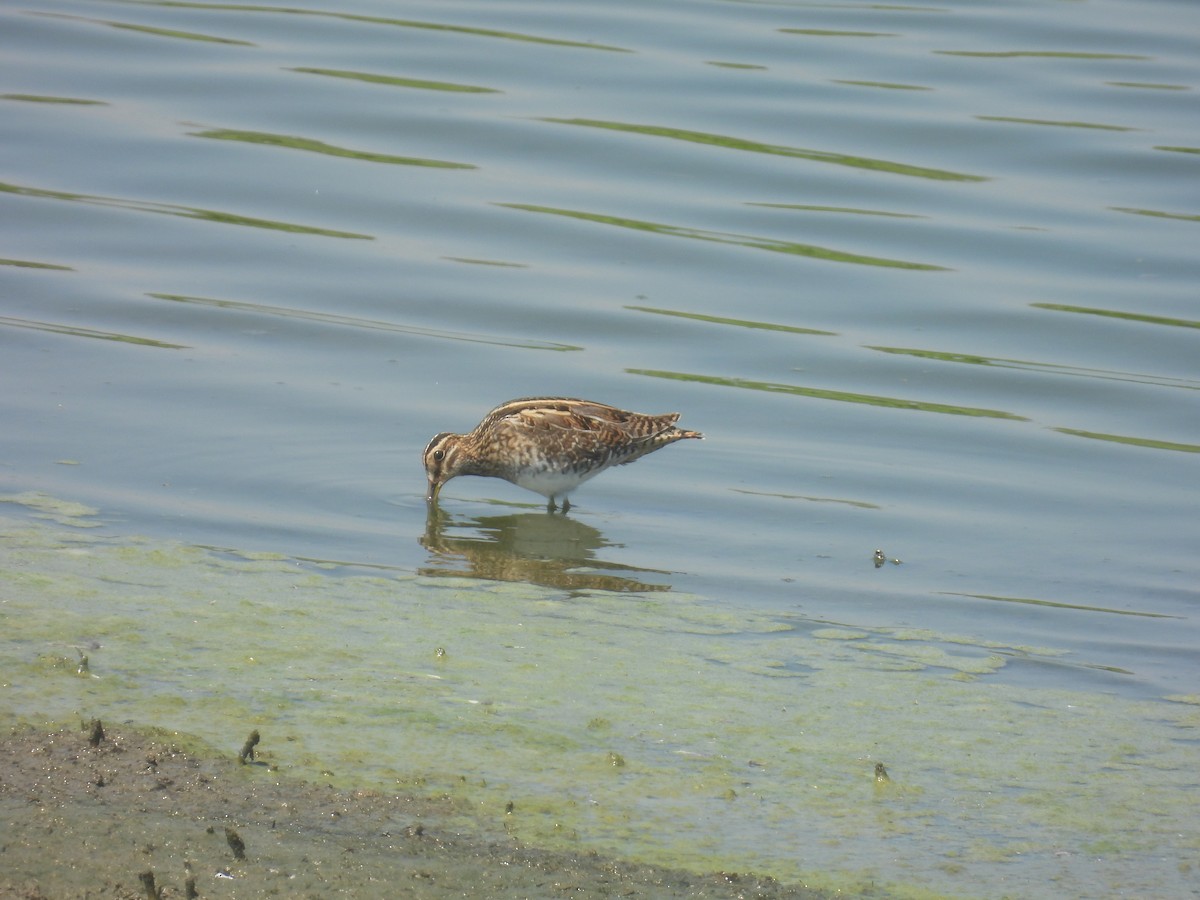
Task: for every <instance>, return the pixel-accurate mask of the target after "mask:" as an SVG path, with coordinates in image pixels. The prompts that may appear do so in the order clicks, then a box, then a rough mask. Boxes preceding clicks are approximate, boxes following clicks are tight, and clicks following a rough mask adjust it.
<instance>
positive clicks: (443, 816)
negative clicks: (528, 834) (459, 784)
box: [0, 726, 884, 900]
mask: <svg viewBox="0 0 1200 900" xmlns="http://www.w3.org/2000/svg"><path fill="white" fill-rule="evenodd" d="M453 804H454V801H452V800H450V799H448V798H444V799H439V798H436V797H434V798H418V797H406V796H397V795H389V794H384V793H379V792H374V791H341V790H335V789H333V788H331V787H328V786H324V785H317V784H309V783H305V782H301V781H298V780H291V779H288V778H285V777H282V776H281V775H280V774H279V773H278V772H274V771H271V769H270V767H268V766H265V765H261V764H256V763H253V762H252V763H250V764H245V765H244V764H242V763H240V762H239V760H238V758H237V756H236V755H227V756H221V755H218V754H215V753H213V752H211V751H208V750H206V749H204V748H203V747H201V746H200V745H198V744H197V745H191V744H189V745H188V746H187V747H186V749H185V747H184V744H183V739H181V738H180V737H179V736H176V735H169V734H156V733H154V732H147V731H138V730H133V729H129V728H118V727H109V726H104V729H103V734H102V735H101V734H100V733H99V732H98V731H95V730H93V729H92V728H85V729H80V730H76V729H63V730H59V731H49V732H47V731H44V730H35V729H31V728H25V727H14V728H12V729H10V730H9V731H8V732H7V733H6V734H5V735H3V736H2V737H0V822H3V832H2V833H0V897H14V898H30V900H34V898H55V900H57V898H82V897H92V898H110V897H116V898H145V897H154V896H159V897H161V898H164V900H165V898H174V897H189V896H196V897H229V898H233V897H243V898H244V897H258V896H269V895H279V896H287V897H313V898H324V897H333V896H346V897H351V896H352V897H376V896H378V897H395V896H404V897H414V898H443V897H452V896H453V897H462V896H468V897H499V898H506V897H513V898H516V897H575V898H579V897H582V898H590V897H696V898H700V897H705V898H709V897H711V898H725V897H728V898H735V897H746V898H751V897H757V898H807V900H820V898H825V897H827V896H829V895H827V894H824V893H821V892H817V891H811V890H807V889H805V888H802V887H797V886H788V885H782V884H779V883H778V882H776V881H774V880H772V879H769V878H759V877H755V876H753V875H746V874H735V873H720V872H712V873H704V874H695V873H688V872H683V871H677V870H671V869H665V868H658V867H655V866H648V865H641V864H637V863H629V862H624V861H621V860H616V859H610V858H605V857H601V856H598V855H595V854H581V855H572V854H566V853H559V852H546V851H539V850H536V849H533V848H530V847H523V846H519V845H518V844H517V843H516V842H515V841H513V840H512V839H511V838H507V837H506V836H505V834H504V827H503V818H502V819H501V821H499V822H497V823H496V825H495V826H494V827H491V826H489V825H488V824H487V823H486V822H485V823H481V824H480V825H479V831H478V832H477V833H474V834H466V833H463V832H462V830H461V829H459V828H455V827H454V826H452V825H450V824H449V823H450V820H451V819H452V818H453V817H454V814H455V812H456V810H455V809H454V806H453ZM458 812H461V810H458ZM519 814H520V811H519V810H515V809H514V810H511V811H506V813H505V816H508V815H519ZM870 896H873V897H882V896H884V895H883V894H882V893H880V894H871V895H870Z"/></svg>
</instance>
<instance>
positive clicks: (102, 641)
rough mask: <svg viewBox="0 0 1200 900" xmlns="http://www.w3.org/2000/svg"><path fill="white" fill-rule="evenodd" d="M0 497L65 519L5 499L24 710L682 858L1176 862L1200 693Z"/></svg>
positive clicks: (962, 875)
mask: <svg viewBox="0 0 1200 900" xmlns="http://www.w3.org/2000/svg"><path fill="white" fill-rule="evenodd" d="M8 499H9V501H10V502H14V503H17V504H22V505H27V506H28V507H29V508H30V509H31V510H33V511H34V512H35V515H36V516H37V517H39V518H42V517H46V518H49V519H51V520H52V521H51V522H43V523H41V524H39V523H38V522H35V521H28V520H24V519H21V518H15V517H13V516H12V515H8V516H6V517H5V518H4V519H3V543H2V545H0V547H2V550H0V569H2V573H0V574H2V576H3V580H2V581H0V617H2V620H0V621H2V626H3V629H2V633H3V634H4V635H5V637H4V638H3V639H2V640H0V670H2V671H3V682H2V691H3V693H2V696H0V702H3V704H4V706H5V707H6V708H7V709H8V710H9V712H10V715H15V716H17V717H19V718H22V719H26V718H33V719H35V720H39V721H40V720H43V719H44V720H46V721H56V720H68V721H70V720H74V719H76V718H78V719H84V720H90V719H91V718H92V717H97V716H99V717H102V718H104V719H105V720H107V721H122V722H126V721H128V722H133V723H137V724H146V725H161V726H164V727H167V728H172V729H178V730H181V731H184V732H187V733H190V734H196V735H200V736H202V737H204V738H205V739H207V740H209V741H211V742H213V743H215V744H218V745H225V746H228V747H229V748H230V752H231V753H232V752H236V749H237V746H238V745H240V742H241V740H242V738H243V737H244V735H245V734H247V733H248V732H249V731H250V730H251V729H258V730H259V731H260V732H261V733H262V735H263V743H262V745H261V746H260V750H263V751H265V752H266V753H267V754H268V755H269V758H270V759H272V761H274V762H277V763H278V764H280V765H281V766H282V767H284V768H286V769H288V770H295V771H297V772H299V773H300V774H302V775H306V776H308V777H312V778H328V779H329V780H331V781H333V782H334V783H337V784H341V785H361V786H370V787H379V788H383V789H388V788H395V789H397V790H405V791H407V790H412V789H418V790H422V791H429V792H434V793H437V792H442V791H449V792H451V793H453V794H455V795H457V796H462V797H465V798H466V799H468V800H470V801H471V802H472V803H474V804H477V805H478V809H479V811H480V814H481V815H484V816H487V817H489V818H491V817H494V816H495V815H496V814H497V811H499V810H501V809H503V808H504V807H505V805H506V804H507V803H508V802H512V803H513V804H514V809H515V814H514V815H513V816H512V817H511V822H509V828H510V830H511V831H512V832H513V833H514V834H515V835H517V836H518V837H519V838H520V839H522V840H525V841H529V842H533V843H535V844H544V845H547V846H556V847H562V846H566V847H576V848H581V849H584V848H596V849H603V850H606V851H610V852H614V853H618V854H621V855H627V856H632V857H636V858H641V859H648V860H655V861H658V862H663V863H670V864H679V865H683V866H687V867H691V868H694V869H698V870H707V869H712V868H713V867H717V868H737V869H745V868H754V869H756V870H759V871H762V872H766V873H769V874H772V875H775V876H776V877H779V878H781V879H785V880H803V881H806V882H808V883H810V884H824V885H827V886H831V887H852V886H853V885H855V884H866V883H869V882H871V881H878V882H881V883H888V884H891V885H894V886H896V887H897V888H899V889H900V890H902V891H917V892H919V889H921V888H924V889H932V890H934V891H944V892H947V893H950V894H954V895H961V896H974V895H977V894H978V895H981V896H995V895H997V894H999V893H1004V894H1008V895H1012V896H1025V897H1031V896H1055V895H1060V894H1059V890H1060V889H1059V888H1058V887H1056V885H1069V888H1067V891H1068V892H1069V893H1072V894H1078V895H1083V894H1086V895H1088V896H1115V895H1118V894H1120V893H1122V892H1123V891H1125V890H1132V889H1136V891H1137V892H1139V893H1141V895H1143V896H1146V895H1149V894H1154V895H1157V896H1170V895H1174V896H1181V895H1183V894H1184V893H1186V891H1187V885H1188V884H1189V883H1191V880H1192V875H1191V870H1190V865H1191V860H1192V858H1193V857H1194V855H1195V853H1196V852H1197V850H1200V846H1198V841H1197V833H1196V832H1195V830H1194V829H1192V828H1191V824H1192V823H1193V822H1194V811H1193V810H1194V799H1195V798H1194V757H1195V746H1196V740H1197V733H1198V728H1200V695H1196V694H1192V695H1190V696H1179V697H1174V698H1170V702H1165V703H1164V702H1150V701H1136V700H1130V699H1123V698H1120V697H1116V696H1111V695H1109V696H1106V695H1101V694H1096V693H1091V692H1077V691H1066V690H1055V689H1041V688H1036V687H1021V688H1018V687H1010V686H1005V685H1002V684H996V683H993V682H992V681H990V680H989V679H988V678H986V677H984V676H987V675H989V674H990V673H992V672H995V671H996V670H997V669H999V668H1001V667H1003V666H1004V665H1005V664H1006V662H1008V661H1009V660H1011V659H1013V658H1022V659H1026V660H1032V661H1034V662H1036V661H1038V660H1052V659H1053V658H1054V657H1056V656H1057V655H1059V654H1060V653H1061V651H1060V650H1056V649H1054V648H1052V647H1050V648H1047V647H1015V646H1006V645H1003V644H999V643H989V642H981V641H979V640H978V639H976V638H972V637H969V636H964V635H953V634H939V633H935V632H931V631H926V630H917V629H886V628H879V629H853V628H847V627H842V626H839V625H837V624H835V623H828V624H821V623H814V622H812V621H811V620H807V619H804V618H801V617H794V616H786V615H754V614H751V613H748V612H746V611H745V610H742V609H739V608H737V607H731V606H729V605H728V604H725V603H722V602H721V599H720V598H702V597H696V596H688V595H682V594H678V593H675V592H654V593H649V594H644V593H630V592H621V593H612V592H604V591H589V590H581V591H561V590H548V589H540V588H533V587H530V586H528V585H513V584H504V583H497V582H479V581H474V580H471V579H460V580H457V581H454V580H446V579H429V578H423V577H418V576H413V575H411V574H407V573H402V572H382V571H381V572H377V573H375V574H363V573H361V572H359V573H353V572H345V571H340V570H339V567H336V566H332V565H321V564H318V563H313V562H299V561H297V560H293V559H287V558H281V557H276V556H273V555H266V556H263V557H261V558H245V557H243V556H233V555H230V554H222V553H215V552H213V551H210V550H205V549H202V548H199V547H195V546H188V545H185V544H179V543H173V542H166V541H161V540H147V539H138V540H126V539H114V538H111V537H107V536H104V535H103V534H102V533H101V532H97V531H95V530H92V529H88V528H86V527H85V526H87V525H89V524H92V520H93V515H92V512H91V511H88V510H86V508H80V507H77V506H71V505H64V504H60V503H57V502H55V501H53V500H51V499H50V498H47V497H32V496H27V497H23V498H8ZM13 511H15V510H13ZM80 653H82V654H85V655H86V656H87V669H88V670H87V671H86V672H83V673H81V672H80V671H79V668H80V659H79V656H80ZM877 762H883V763H884V764H885V766H886V767H887V769H888V771H889V773H890V775H891V778H892V780H891V781H890V782H888V783H878V782H877V781H876V779H875V775H874V767H875V764H876V763H877Z"/></svg>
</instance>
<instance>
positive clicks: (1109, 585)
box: [0, 0, 1200, 897]
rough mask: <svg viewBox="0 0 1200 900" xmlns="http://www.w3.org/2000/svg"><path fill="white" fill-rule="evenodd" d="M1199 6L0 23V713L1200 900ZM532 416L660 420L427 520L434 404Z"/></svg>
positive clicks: (557, 828) (656, 8)
mask: <svg viewBox="0 0 1200 900" xmlns="http://www.w3.org/2000/svg"><path fill="white" fill-rule="evenodd" d="M1198 35H1200V6H1198V5H1197V4H1195V3H1194V2H1190V0H1188V2H1184V0H1180V2H1168V0H1149V2H1147V0H1094V2H1093V0H1087V2H1049V0H1047V2H1033V0H1030V2H1019V3H976V2H965V0H955V2H950V3H933V4H924V3H922V4H917V5H908V4H889V5H872V4H861V3H800V2H786V0H781V2H734V0H694V2H685V0H664V2H658V3H651V4H647V3H643V2H620V0H618V2H606V3H584V2H549V0H542V2H538V0H533V2H519V3H518V2H506V0H492V2H481V0H476V2H436V3H435V2H425V3H422V2H396V0H393V2H386V0H376V2H371V0H350V2H347V3H341V4H329V3H322V2H311V3H308V2H290V3H287V4H279V5H275V4H271V3H265V4H261V3H255V4H239V3H207V2H153V0H150V2H106V0H77V2H66V0H64V2H58V0H44V2H37V3H20V2H17V3H6V4H4V5H3V6H0V52H2V58H3V60H4V65H3V78H2V79H0V112H2V113H3V115H2V117H0V133H2V134H3V140H2V141H0V242H2V245H0V379H2V384H3V391H2V392H0V415H2V416H3V421H4V422H5V427H4V439H3V441H2V442H0V491H2V492H3V494H4V497H5V499H8V500H10V501H12V502H10V503H7V504H5V505H4V506H0V516H3V517H4V518H3V523H4V532H5V535H6V538H5V541H4V543H3V545H2V546H3V547H4V549H3V551H2V552H3V554H4V556H3V560H2V562H3V565H2V567H0V570H2V571H0V574H3V575H4V581H3V583H2V584H0V660H2V661H3V666H4V669H5V673H6V677H7V678H8V683H6V684H4V686H3V693H0V712H4V713H5V715H6V717H7V718H22V719H28V718H38V717H45V718H47V719H64V718H65V719H70V718H71V717H73V716H75V715H76V714H78V715H87V716H91V715H104V716H106V717H115V718H122V719H128V720H130V721H134V722H139V723H145V724H158V725H163V726H166V727H170V728H178V729H180V730H186V731H189V732H192V733H199V734H202V735H208V734H210V733H213V732H216V733H220V734H222V735H224V734H225V733H233V732H236V733H237V737H236V739H234V741H233V743H234V748H233V749H236V745H237V743H240V740H241V737H242V736H243V735H244V732H245V731H248V730H249V727H258V728H259V729H260V730H261V731H262V733H263V735H264V746H265V747H269V746H270V744H271V741H270V739H269V737H270V736H272V735H274V736H276V741H275V747H274V748H273V749H274V751H275V752H276V754H277V759H278V760H279V762H280V763H281V764H282V765H286V766H289V767H296V768H299V769H301V770H305V767H306V766H307V767H311V771H312V772H313V773H319V772H322V771H333V772H334V773H335V776H336V777H338V778H344V779H346V780H347V781H348V782H349V783H354V782H359V783H369V784H375V785H382V786H394V785H397V784H399V785H402V786H403V785H405V784H408V783H409V782H411V781H412V780H413V779H417V778H421V779H425V780H423V781H421V782H420V783H422V784H433V785H437V784H439V783H441V782H439V779H442V780H444V782H445V783H446V784H453V785H456V787H455V788H454V789H455V790H459V791H465V792H466V793H467V795H468V797H469V799H470V800H471V801H472V802H478V804H479V807H480V810H481V813H482V814H487V811H488V810H490V809H493V810H494V809H496V808H503V806H504V803H505V801H506V799H507V800H512V799H513V798H514V797H515V798H517V800H516V805H517V808H518V810H521V809H524V810H527V815H526V816H524V817H523V818H519V820H516V821H515V823H514V826H513V828H514V833H515V835H516V836H517V837H518V838H519V839H522V840H527V841H530V842H532V843H547V844H551V843H558V844H562V843H564V842H565V843H566V844H567V845H570V846H578V847H580V848H582V849H601V850H604V851H606V852H613V853H617V854H620V855H628V856H633V857H638V858H644V859H651V860H654V861H658V862H664V863H678V864H680V865H686V866H689V867H692V868H695V869H698V870H715V869H725V870H734V871H736V870H747V869H755V870H757V871H762V872H766V873H769V874H773V875H776V876H777V877H780V878H783V879H787V880H805V881H809V882H812V883H821V884H826V885H829V886H834V887H842V888H845V889H847V890H853V889H854V887H855V886H856V885H861V884H866V883H870V882H876V883H882V884H888V885H891V886H893V887H894V888H895V889H897V890H900V891H905V890H911V891H920V890H928V891H934V892H943V893H946V894H949V895H954V896H1001V895H1005V894H1007V895H1011V896H1026V897H1037V896H1045V897H1074V896H1078V897H1085V896H1086V897H1101V896H1130V897H1143V896H1151V895H1158V896H1168V895H1171V896H1184V895H1186V896H1194V895H1195V894H1196V888H1195V864H1194V863H1193V862H1191V860H1193V859H1194V858H1195V854H1196V853H1197V851H1198V850H1200V814H1198V813H1197V812H1196V811H1195V810H1196V809H1197V808H1200V807H1198V806H1197V803H1196V795H1197V785H1196V777H1195V763H1196V756H1195V753H1196V749H1197V746H1198V744H1200V627H1198V624H1197V616H1198V615H1200V592H1198V589H1197V585H1198V584H1200V557H1198V554H1197V550H1198V548H1200V542H1198V540H1197V539H1198V537H1200V526H1198V525H1197V514H1198V506H1200V490H1198V488H1197V485H1198V484H1200V394H1198V393H1197V392H1198V391H1200V252H1198V251H1200V53H1197V36H1198ZM544 394H553V395H565V396H581V397H587V398H591V399H596V400H600V401H603V402H607V403H612V404H615V405H618V406H623V407H626V408H631V409H636V410H639V411H644V412H654V413H658V412H668V411H675V410H678V411H681V412H682V413H683V416H682V419H681V424H682V425H683V426H685V427H688V428H694V429H697V430H700V431H703V432H704V433H705V436H706V440H705V441H704V442H703V443H700V442H691V441H689V442H686V443H684V444H681V445H678V446H674V447H670V448H667V449H666V450H663V451H662V452H661V453H658V454H655V455H654V456H652V457H650V458H647V459H646V460H643V461H641V462H639V463H637V464H636V465H634V466H630V467H627V468H623V469H618V470H614V471H612V472H609V473H606V474H604V475H602V476H601V477H600V478H598V479H597V480H595V481H593V482H589V483H588V484H587V485H585V486H584V487H583V488H582V489H580V490H579V491H578V492H577V493H576V494H575V495H574V496H573V497H572V502H573V504H574V505H573V507H572V509H571V511H570V513H569V514H568V515H566V516H562V515H548V514H546V513H545V511H544V503H543V501H542V500H541V499H540V498H539V497H537V496H536V495H533V494H530V493H528V492H525V491H522V490H520V489H518V488H516V487H514V486H511V485H508V484H506V483H504V482H500V481H496V480H483V479H473V478H463V479H459V480H456V481H453V482H451V483H450V484H449V485H448V486H447V487H446V489H445V490H444V491H443V493H442V502H441V507H440V512H439V513H438V514H437V515H429V514H427V509H426V504H425V501H424V489H425V479H424V473H423V472H422V470H421V467H420V455H421V451H422V449H423V448H424V446H425V444H426V443H427V441H428V440H429V438H430V437H431V436H432V435H433V434H434V433H436V432H439V431H445V430H454V431H466V430H469V429H470V428H471V427H472V426H473V425H474V424H475V423H476V422H477V421H478V420H479V419H480V418H481V417H482V416H483V414H484V413H485V412H487V410H488V409H490V408H491V407H492V406H494V405H496V404H498V403H500V402H502V401H504V400H508V399H511V398H514V397H520V396H528V395H544ZM84 526H93V527H84ZM877 549H878V550H882V551H883V553H884V554H885V556H886V557H887V560H888V561H886V562H884V564H883V565H882V566H879V567H877V566H876V565H875V564H874V562H873V554H874V553H875V551H876V550H877ZM891 560H896V562H892V561H891ZM81 648H82V649H81ZM87 648H90V650H89V649H87ZM80 653H87V655H88V656H89V658H90V672H89V673H85V674H88V675H91V676H94V677H85V678H78V677H73V676H74V675H75V671H74V669H73V668H71V667H69V666H68V667H66V668H70V672H69V673H64V671H63V667H62V666H57V667H56V665H55V661H56V660H59V661H61V660H63V659H67V660H75V658H76V656H77V654H80ZM67 675H70V676H72V677H67ZM250 722H253V726H250ZM244 725H246V726H247V727H243V726H244ZM285 735H286V736H287V743H285V741H284V736H285ZM227 743H228V741H227ZM878 762H882V763H884V764H885V765H886V767H887V770H888V771H889V772H890V774H891V779H892V780H891V781H890V782H886V783H883V782H876V780H875V777H874V774H873V772H874V767H875V765H876V763H878ZM464 778H465V781H463V779H464ZM462 784H466V785H467V787H462V786H461V785H462ZM211 889H212V890H216V888H215V887H214V888H211Z"/></svg>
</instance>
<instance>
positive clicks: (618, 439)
mask: <svg viewBox="0 0 1200 900" xmlns="http://www.w3.org/2000/svg"><path fill="white" fill-rule="evenodd" d="M678 419H679V413H663V414H662V415H658V416H648V415H644V414H642V413H635V412H628V411H627V410H623V409H617V408H616V407H615V406H607V405H606V404H603V403H595V402H593V401H591V400H573V399H570V398H567V397H525V398H523V399H521V400H510V401H509V402H508V403H503V404H501V405H500V406H497V407H496V408H495V409H493V410H492V411H491V412H490V413H488V414H487V415H486V416H484V418H483V421H482V422H480V423H479V424H478V425H476V426H475V430H474V431H472V432H470V433H469V434H452V433H451V432H448V431H444V432H442V433H441V434H439V435H435V436H434V438H433V440H431V441H430V442H429V446H428V447H426V448H425V456H424V462H425V474H426V475H428V476H429V494H428V496H427V497H426V500H428V501H429V502H430V503H435V502H436V501H437V496H438V492H439V491H440V490H441V489H442V485H444V484H445V483H446V482H447V481H449V480H450V479H451V478H457V477H458V476H459V475H482V476H484V477H487V478H503V479H504V480H505V481H511V482H512V483H513V484H516V485H520V486H521V487H523V488H525V489H527V490H530V491H534V492H536V493H538V494H541V495H542V496H543V497H546V498H547V500H548V501H549V502H548V503H547V504H546V506H547V509H550V510H553V509H554V508H555V500H559V499H561V500H562V508H563V512H566V511H567V510H568V509H570V508H571V502H570V500H569V499H568V498H567V495H568V494H569V493H570V492H571V491H573V490H574V489H575V488H577V487H578V486H579V485H581V484H582V483H583V482H585V481H587V480H588V479H589V478H591V477H593V476H594V475H599V474H600V473H601V472H603V471H604V470H605V469H607V468H609V467H611V466H623V465H625V463H631V462H633V461H634V460H635V459H640V458H641V457H643V456H645V455H646V454H647V453H653V452H654V451H655V450H657V449H659V448H660V447H665V446H667V444H673V443H675V442H676V441H679V440H683V439H684V438H702V437H704V435H702V434H701V433H700V432H698V431H685V430H683V429H682V428H676V427H675V422H676V421H677V420H678Z"/></svg>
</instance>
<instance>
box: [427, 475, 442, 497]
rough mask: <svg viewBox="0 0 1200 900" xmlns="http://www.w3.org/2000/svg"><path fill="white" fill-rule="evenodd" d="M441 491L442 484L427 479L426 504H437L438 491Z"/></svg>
mask: <svg viewBox="0 0 1200 900" xmlns="http://www.w3.org/2000/svg"><path fill="white" fill-rule="evenodd" d="M441 489H442V482H440V481H436V480H434V479H432V478H430V479H429V490H428V491H427V492H426V493H425V502H426V503H437V498H438V491H440V490H441Z"/></svg>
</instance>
